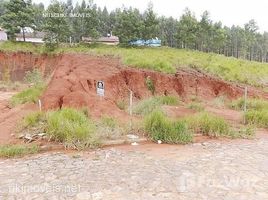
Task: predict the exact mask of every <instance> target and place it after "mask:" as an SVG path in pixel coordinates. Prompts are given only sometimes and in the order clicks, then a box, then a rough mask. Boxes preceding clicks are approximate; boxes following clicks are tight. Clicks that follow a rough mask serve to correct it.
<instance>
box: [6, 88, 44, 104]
mask: <svg viewBox="0 0 268 200" xmlns="http://www.w3.org/2000/svg"><path fill="white" fill-rule="evenodd" d="M45 88H46V86H45V85H42V84H39V85H35V86H33V87H31V88H28V89H26V90H23V91H22V92H20V93H18V94H15V95H14V96H12V98H11V100H10V104H11V106H16V105H19V104H24V103H35V102H37V100H38V98H39V97H40V96H41V94H42V93H43V91H44V90H45Z"/></svg>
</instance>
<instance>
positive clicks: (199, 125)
mask: <svg viewBox="0 0 268 200" xmlns="http://www.w3.org/2000/svg"><path fill="white" fill-rule="evenodd" d="M185 120H186V122H187V124H188V125H189V128H191V129H192V130H193V131H194V132H195V133H201V134H203V135H207V136H211V137H220V136H229V135H230V134H231V129H230V126H229V124H228V123H227V122H226V121H225V120H224V119H223V118H220V117H217V116H214V115H212V114H209V113H206V112H203V113H199V114H196V115H193V116H190V117H187V118H186V119H185Z"/></svg>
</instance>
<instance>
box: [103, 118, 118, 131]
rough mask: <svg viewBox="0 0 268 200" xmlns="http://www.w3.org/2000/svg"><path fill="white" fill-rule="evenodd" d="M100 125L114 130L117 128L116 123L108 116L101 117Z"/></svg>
mask: <svg viewBox="0 0 268 200" xmlns="http://www.w3.org/2000/svg"><path fill="white" fill-rule="evenodd" d="M101 124H102V125H104V126H106V127H110V128H115V127H116V126H117V121H116V120H115V119H114V118H112V117H109V116H102V117H101Z"/></svg>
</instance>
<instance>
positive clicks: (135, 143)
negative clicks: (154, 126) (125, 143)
mask: <svg viewBox="0 0 268 200" xmlns="http://www.w3.org/2000/svg"><path fill="white" fill-rule="evenodd" d="M131 145H132V146H138V145H139V144H138V143H137V142H132V143H131Z"/></svg>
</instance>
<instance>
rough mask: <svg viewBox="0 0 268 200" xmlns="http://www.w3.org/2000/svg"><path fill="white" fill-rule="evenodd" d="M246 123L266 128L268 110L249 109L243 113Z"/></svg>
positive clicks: (267, 124)
mask: <svg viewBox="0 0 268 200" xmlns="http://www.w3.org/2000/svg"><path fill="white" fill-rule="evenodd" d="M245 119H246V123H248V124H253V125H256V126H259V127H263V128H268V110H250V111H248V112H246V114H245Z"/></svg>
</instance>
